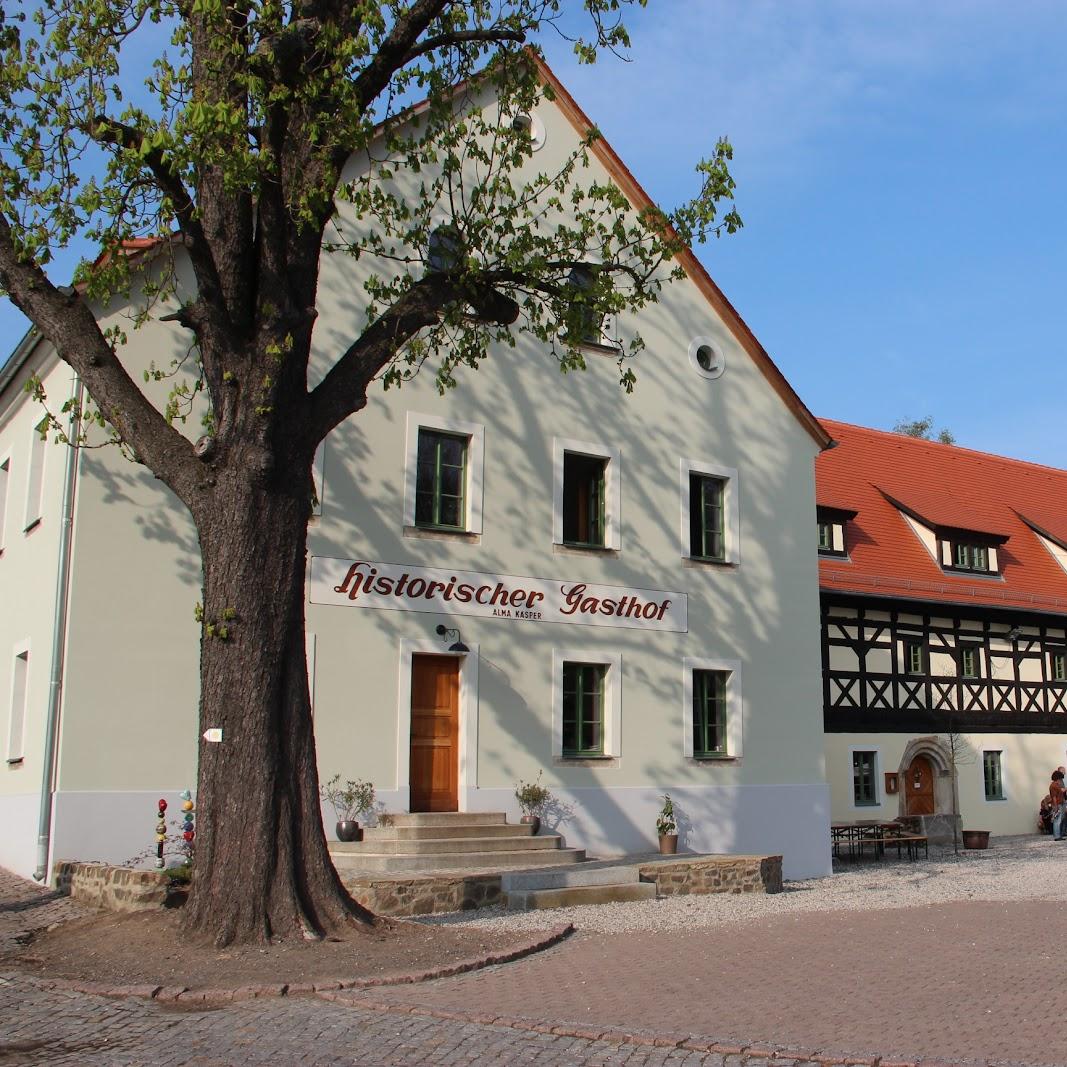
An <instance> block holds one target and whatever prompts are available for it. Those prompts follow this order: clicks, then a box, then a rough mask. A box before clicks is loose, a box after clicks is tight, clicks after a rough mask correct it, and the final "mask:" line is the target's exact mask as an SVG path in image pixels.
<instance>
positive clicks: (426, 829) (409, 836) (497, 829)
mask: <svg viewBox="0 0 1067 1067" xmlns="http://www.w3.org/2000/svg"><path fill="white" fill-rule="evenodd" d="M532 832H533V827H532V826H531V825H530V824H529V823H518V824H517V825H516V824H514V823H488V824H485V825H481V824H476V825H469V824H468V825H464V824H462V823H461V824H458V825H457V824H456V823H449V824H447V825H445V826H368V827H365V828H364V830H363V841H364V842H368V841H416V840H419V841H430V840H434V839H438V838H458V837H477V838H479V839H481V840H485V839H487V838H492V837H531V836H533V833H532ZM546 836H547V835H546Z"/></svg>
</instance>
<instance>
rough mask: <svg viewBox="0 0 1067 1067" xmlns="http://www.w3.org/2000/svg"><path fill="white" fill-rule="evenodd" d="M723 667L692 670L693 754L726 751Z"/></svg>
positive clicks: (696, 755)
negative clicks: (719, 668) (711, 669)
mask: <svg viewBox="0 0 1067 1067" xmlns="http://www.w3.org/2000/svg"><path fill="white" fill-rule="evenodd" d="M726 676H727V672H726V671H703V670H695V671H693V756H694V757H695V758H696V759H701V758H707V757H708V756H725V755H726Z"/></svg>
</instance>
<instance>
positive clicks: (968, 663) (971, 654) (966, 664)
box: [960, 645, 978, 678]
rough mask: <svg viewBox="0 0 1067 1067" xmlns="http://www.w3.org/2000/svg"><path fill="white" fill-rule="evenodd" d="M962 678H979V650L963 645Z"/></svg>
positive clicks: (961, 649) (961, 654)
mask: <svg viewBox="0 0 1067 1067" xmlns="http://www.w3.org/2000/svg"><path fill="white" fill-rule="evenodd" d="M960 677H961V678H977V677H978V649H976V648H974V647H973V646H971V645H963V646H962V647H961V648H960Z"/></svg>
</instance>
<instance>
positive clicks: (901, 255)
mask: <svg viewBox="0 0 1067 1067" xmlns="http://www.w3.org/2000/svg"><path fill="white" fill-rule="evenodd" d="M627 21H628V23H629V26H630V29H631V36H632V38H633V51H632V57H631V62H629V63H621V62H619V61H618V60H615V59H613V58H612V57H606V58H604V59H602V61H601V62H600V63H598V64H597V65H596V66H594V67H579V66H577V65H576V64H575V62H574V60H573V57H572V55H571V53H570V46H569V44H567V43H566V42H564V41H560V40H555V39H553V38H552V37H551V36H548V37H546V38H545V40H544V41H543V42H542V43H543V44H544V46H545V48H546V52H547V54H548V58H549V62H550V63H551V64H552V66H553V69H554V70H555V71H556V73H557V74H558V75H559V76H560V77H561V78H562V79H563V81H564V83H565V84H566V85H567V87H568V88H569V89H570V91H571V92H572V93H573V95H574V96H575V97H576V98H577V100H578V102H579V103H580V104H581V105H582V107H583V108H584V109H585V111H586V112H587V113H588V114H589V115H590V117H591V118H592V119H593V120H594V121H595V122H597V124H598V125H599V126H600V127H601V129H602V130H603V132H604V133H605V135H606V136H607V138H608V140H609V141H610V142H611V143H612V145H613V146H614V147H615V149H616V150H617V151H618V152H619V154H620V155H621V156H622V158H623V159H624V160H625V161H626V162H627V164H628V165H629V167H630V169H631V170H632V171H633V173H634V175H635V176H636V177H637V178H638V180H639V181H641V182H642V184H644V185H645V187H646V189H648V191H649V192H650V193H651V194H652V196H653V197H654V198H655V199H656V200H658V201H660V202H661V203H663V204H664V205H665V206H671V205H673V204H675V203H677V202H678V201H680V200H682V199H684V198H686V197H688V196H689V195H692V193H693V192H694V191H695V187H696V186H695V181H696V179H695V176H694V173H693V169H692V166H693V164H694V163H695V161H696V160H697V159H698V158H699V157H700V156H701V155H704V154H706V153H707V152H708V151H709V149H710V147H711V146H712V145H713V144H714V142H715V139H716V138H717V137H718V136H719V135H720V134H727V135H728V136H729V137H730V139H731V141H732V142H733V145H734V149H735V160H734V167H733V172H734V176H735V178H736V179H737V183H738V192H737V203H738V207H739V209H740V211H741V215H742V217H743V218H744V220H745V228H744V230H742V231H741V233H739V234H737V235H735V236H732V237H727V238H724V239H722V240H721V241H716V242H713V243H711V244H710V245H707V246H704V248H703V249H700V250H698V252H699V254H700V255H701V258H702V259H703V260H704V262H705V264H706V265H707V267H708V269H709V270H710V272H711V274H712V276H713V277H714V278H715V279H716V281H717V282H718V283H719V285H720V286H721V288H722V289H723V290H724V292H725V293H726V295H727V297H728V298H729V299H730V300H731V302H732V303H733V304H734V306H735V307H736V308H737V309H738V311H739V312H740V313H741V315H742V316H743V317H744V319H745V320H746V321H747V322H748V324H749V326H750V327H751V328H752V329H753V330H754V332H755V333H756V336H757V337H759V339H760V340H761V341H762V343H763V345H764V347H765V348H766V349H767V350H768V352H770V354H771V356H772V358H773V359H774V360H775V361H776V362H777V364H778V365H779V367H780V368H781V369H782V371H783V372H784V373H785V374H786V376H787V377H788V378H789V380H790V381H791V382H792V384H793V386H794V387H795V388H796V390H797V391H798V392H799V393H800V395H801V397H802V398H803V399H804V401H805V402H806V403H807V404H808V406H809V407H810V408H811V409H812V410H813V411H814V412H815V413H816V414H818V415H822V416H826V417H829V418H837V419H842V420H845V421H849V422H858V423H861V424H864V425H869V426H878V427H884V428H889V427H891V426H892V424H893V423H894V422H895V421H897V420H898V419H900V418H918V417H921V416H924V415H932V416H934V419H935V423H936V425H937V426H938V427H941V426H946V427H948V428H949V429H951V430H952V431H953V432H954V433H955V435H956V438H957V441H958V443H960V444H962V445H965V446H967V447H971V448H977V449H982V450H984V451H990V452H996V453H1001V454H1004V455H1009V456H1016V457H1018V458H1020V459H1027V460H1032V461H1035V462H1040V463H1048V464H1051V465H1053V466H1059V467H1064V466H1067V432H1065V428H1064V424H1065V422H1067V418H1065V416H1067V402H1065V400H1064V392H1065V383H1067V373H1065V369H1064V365H1063V360H1064V347H1065V346H1064V338H1065V337H1067V293H1065V291H1064V290H1065V281H1067V278H1065V273H1067V271H1065V253H1067V221H1065V219H1067V216H1065V212H1064V200H1065V197H1067V188H1065V186H1067V183H1065V180H1064V179H1065V176H1067V64H1065V63H1064V62H1063V56H1064V55H1065V54H1067V18H1065V17H1064V7H1063V4H1062V3H1061V2H1059V0H1020V2H1019V3H1017V4H1014V5H1006V4H1004V3H1003V2H1002V0H998V2H993V0H988V2H987V0H943V2H942V3H939V4H936V5H932V4H930V3H929V2H928V0H926V2H922V3H920V2H916V0H650V3H649V7H648V8H647V9H646V10H644V11H636V12H630V14H629V15H628V20H627ZM69 266H70V260H60V261H59V269H58V270H57V271H56V272H54V273H55V276H57V277H58V276H59V274H60V273H62V270H63V269H68V270H69ZM24 325H25V324H24V321H23V320H21V317H20V316H19V315H18V314H17V312H15V311H14V309H12V308H11V307H10V306H6V305H5V306H3V307H0V329H2V330H3V332H4V336H5V337H6V338H8V340H9V342H10V344H9V347H10V345H13V343H14V340H16V339H17V337H18V336H19V335H20V334H21V332H22V329H23V328H24Z"/></svg>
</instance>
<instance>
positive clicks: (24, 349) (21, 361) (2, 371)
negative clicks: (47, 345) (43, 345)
mask: <svg viewBox="0 0 1067 1067" xmlns="http://www.w3.org/2000/svg"><path fill="white" fill-rule="evenodd" d="M40 340H41V333H40V331H39V330H38V329H37V327H36V326H31V327H30V328H29V329H28V330H27V331H26V332H25V333H24V334H23V336H22V340H21V341H19V343H18V344H17V345H15V351H14V352H12V353H11V355H10V356H8V358H7V362H6V363H5V364H4V365H3V366H0V396H3V395H4V392H5V390H6V389H7V387H8V386H9V385H10V384H11V383H12V382H13V381H14V380H15V377H16V376H17V375H18V372H19V371H20V370H22V368H23V367H24V366H25V365H26V362H27V360H29V358H30V355H31V354H32V352H33V350H34V349H35V348H36V347H37V342H38V341H40Z"/></svg>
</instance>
